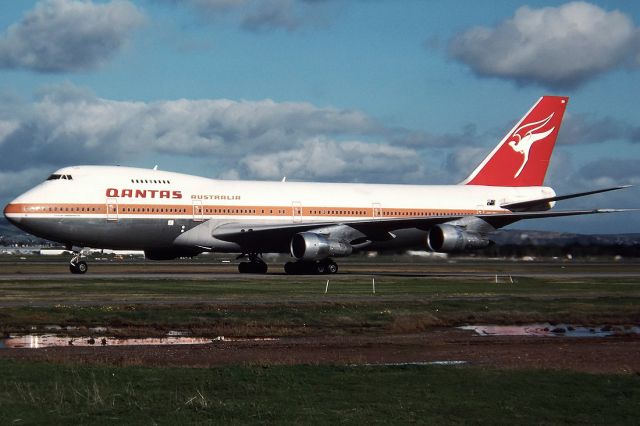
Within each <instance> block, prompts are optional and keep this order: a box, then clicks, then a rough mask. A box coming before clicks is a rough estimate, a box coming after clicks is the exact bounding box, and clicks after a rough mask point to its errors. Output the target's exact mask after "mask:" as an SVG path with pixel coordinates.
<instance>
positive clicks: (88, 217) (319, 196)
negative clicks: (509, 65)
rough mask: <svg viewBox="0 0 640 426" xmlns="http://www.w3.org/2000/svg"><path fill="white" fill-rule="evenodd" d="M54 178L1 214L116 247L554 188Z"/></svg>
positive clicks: (463, 210)
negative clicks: (206, 225) (226, 228)
mask: <svg viewBox="0 0 640 426" xmlns="http://www.w3.org/2000/svg"><path fill="white" fill-rule="evenodd" d="M52 176H60V178H54V179H52V180H47V181H45V182H43V183H42V184H40V185H38V186H36V187H34V188H33V189H31V190H29V191H27V192H25V193H24V194H22V195H20V196H19V197H17V198H16V199H15V200H13V201H12V202H11V203H10V204H9V205H8V206H7V207H6V208H5V215H6V216H7V218H8V219H9V220H11V221H12V222H13V223H15V224H16V225H18V226H20V227H22V228H23V229H26V230H28V231H29V232H31V233H34V234H35V235H38V236H41V237H44V238H47V239H51V240H54V241H59V242H62V243H64V244H67V245H86V246H92V247H100V248H117V249H149V248H159V247H170V246H171V245H172V244H173V241H174V240H175V239H176V238H177V237H178V236H179V235H180V234H182V233H184V232H186V231H188V230H189V229H191V228H193V227H195V226H197V225H199V224H201V223H202V222H204V221H208V220H211V221H212V223H213V227H215V226H217V225H221V224H228V223H231V222H247V223H252V224H256V223H274V224H275V223H295V222H302V221H304V222H335V223H340V222H342V221H346V220H357V219H371V218H394V217H401V218H402V217H425V216H442V215H453V216H456V215H475V214H491V213H508V210H505V209H502V208H500V205H501V204H505V203H514V202H518V201H524V200H531V199H539V198H545V197H552V196H554V195H555V193H554V192H553V190H552V189H551V188H548V187H496V186H476V185H379V184H355V183H305V182H266V181H227V180H214V179H207V178H202V177H196V176H191V175H186V174H180V173H171V172H165V171H160V170H150V169H140V168H130V167H110V166H76V167H67V168H63V169H60V170H58V171H57V172H55V174H54V175H52ZM143 224H144V226H142V225H143ZM152 234H153V235H152ZM208 249H211V250H220V251H235V250H236V249H237V247H236V248H234V247H229V246H227V245H224V244H222V245H221V246H220V247H208Z"/></svg>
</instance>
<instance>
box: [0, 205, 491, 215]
mask: <svg viewBox="0 0 640 426" xmlns="http://www.w3.org/2000/svg"><path fill="white" fill-rule="evenodd" d="M294 211H295V216H327V217H363V218H366V217H374V213H375V217H411V216H416V217H417V216H435V215H471V214H479V213H483V214H484V213H498V212H499V211H496V210H468V209H411V208H394V207H375V208H372V207H300V206H240V205H235V206H231V205H205V204H202V205H201V204H199V203H195V204H180V205H167V204H122V203H120V204H115V203H114V204H108V205H107V204H34V203H31V204H9V205H7V207H6V208H5V210H4V212H5V213H9V214H11V213H13V214H38V215H43V214H47V215H48V214H50V215H52V216H55V215H60V214H88V215H106V214H107V213H109V214H121V215H135V216H157V215H167V214H174V215H182V216H184V215H196V216H202V215H204V216H229V215H237V216H293V215H294Z"/></svg>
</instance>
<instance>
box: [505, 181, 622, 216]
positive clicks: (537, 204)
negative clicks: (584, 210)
mask: <svg viewBox="0 0 640 426" xmlns="http://www.w3.org/2000/svg"><path fill="white" fill-rule="evenodd" d="M631 186H632V185H622V186H614V187H612V188H604V189H596V190H594V191H587V192H576V193H574V194H565V195H556V196H555V197H547V198H537V199H535V200H528V201H519V202H517V203H507V204H502V205H501V206H500V207H502V208H503V209H509V210H511V211H525V210H536V209H548V208H549V207H550V206H549V203H551V202H554V201H562V200H568V199H571V198H579V197H584V196H587V195H592V194H599V193H601V192H608V191H617V190H618V189H625V188H630V187H631Z"/></svg>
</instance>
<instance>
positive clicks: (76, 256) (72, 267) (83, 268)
mask: <svg viewBox="0 0 640 426" xmlns="http://www.w3.org/2000/svg"><path fill="white" fill-rule="evenodd" d="M81 257H82V250H79V251H75V250H74V251H73V257H72V258H71V260H70V261H69V271H71V273H72V274H85V273H87V271H88V270H89V265H87V262H85V261H84V260H80V258H81Z"/></svg>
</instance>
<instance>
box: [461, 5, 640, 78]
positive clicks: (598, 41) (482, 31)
mask: <svg viewBox="0 0 640 426" xmlns="http://www.w3.org/2000/svg"><path fill="white" fill-rule="evenodd" d="M638 53H640V30H639V29H638V27H637V26H635V25H634V23H633V21H632V20H631V18H630V17H629V16H627V15H625V14H624V13H622V12H619V11H615V10H614V11H606V10H604V9H602V8H600V7H598V6H596V5H593V4H590V3H586V2H571V3H566V4H563V5H561V6H558V7H544V8H541V9H533V8H531V7H529V6H523V7H521V8H519V9H518V10H517V11H516V12H515V15H514V16H513V17H512V18H510V19H507V20H505V21H503V22H502V23H500V24H498V25H497V26H495V27H493V28H488V27H474V28H470V29H468V30H466V31H464V32H462V33H460V34H457V35H456V36H454V37H453V38H452V39H451V40H450V43H449V54H450V55H451V56H452V57H453V58H455V59H457V60H458V61H460V62H462V63H464V64H467V65H468V66H469V67H470V68H471V69H472V70H473V71H474V72H475V73H476V74H478V75H480V76H485V77H498V78H505V79H509V80H512V81H515V82H517V83H518V84H538V85H541V86H545V87H549V88H552V89H572V88H575V87H578V86H580V85H582V84H584V83H585V82H587V81H589V80H590V79H592V78H594V77H595V76H598V75H600V74H603V73H605V72H607V71H610V70H613V69H617V68H620V67H624V66H637V64H634V60H633V58H634V57H636V55H638Z"/></svg>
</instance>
